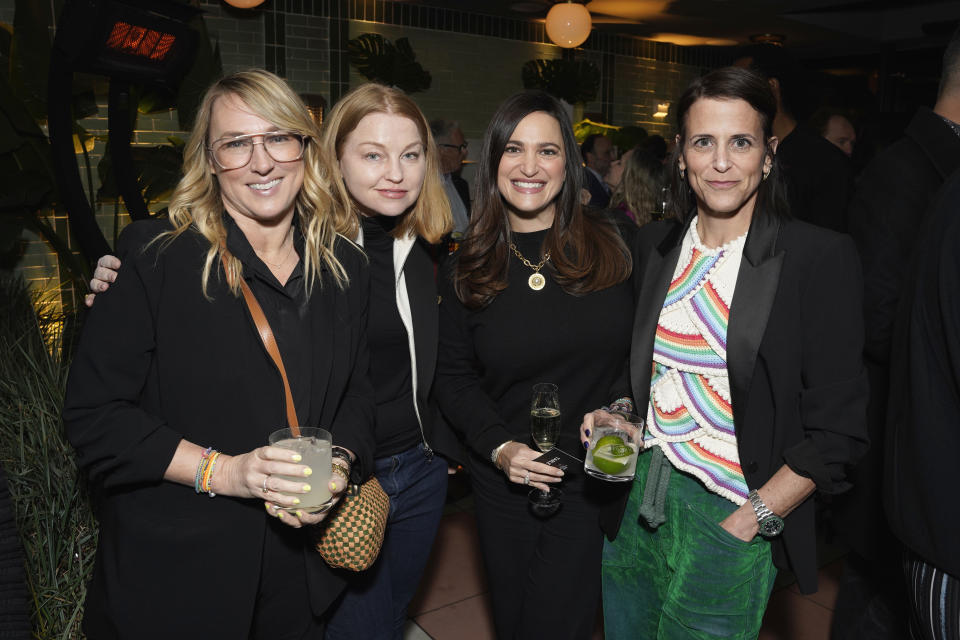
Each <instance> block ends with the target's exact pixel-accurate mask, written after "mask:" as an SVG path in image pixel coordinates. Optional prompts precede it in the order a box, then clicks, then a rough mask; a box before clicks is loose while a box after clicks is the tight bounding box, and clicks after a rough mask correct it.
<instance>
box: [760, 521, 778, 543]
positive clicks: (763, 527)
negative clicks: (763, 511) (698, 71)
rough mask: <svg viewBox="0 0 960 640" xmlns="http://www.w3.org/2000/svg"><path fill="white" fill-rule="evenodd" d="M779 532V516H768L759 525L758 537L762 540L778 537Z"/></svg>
mask: <svg viewBox="0 0 960 640" xmlns="http://www.w3.org/2000/svg"><path fill="white" fill-rule="evenodd" d="M781 531H783V519H782V518H780V517H779V516H768V517H766V518H764V519H763V521H762V522H761V523H760V535H762V536H763V537H764V538H772V537H773V536H778V535H780V532H781Z"/></svg>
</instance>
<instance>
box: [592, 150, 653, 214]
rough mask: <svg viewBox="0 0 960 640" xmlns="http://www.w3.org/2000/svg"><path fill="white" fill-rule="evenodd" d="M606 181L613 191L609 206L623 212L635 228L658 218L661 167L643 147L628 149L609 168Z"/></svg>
mask: <svg viewBox="0 0 960 640" xmlns="http://www.w3.org/2000/svg"><path fill="white" fill-rule="evenodd" d="M606 179H607V181H608V183H609V184H610V185H611V189H612V190H613V193H611V195H610V206H611V207H612V208H615V209H619V210H620V211H623V212H624V213H625V214H626V215H627V216H628V217H629V218H630V219H631V220H633V221H634V222H636V223H637V226H641V227H642V226H643V225H645V224H647V223H648V222H650V221H651V220H654V219H656V218H657V217H658V216H659V214H660V212H661V211H662V208H663V196H662V187H663V165H662V164H661V162H660V161H659V160H658V159H657V158H656V156H654V155H653V154H652V153H650V152H649V151H647V150H646V149H643V148H642V147H635V148H633V149H630V150H628V151H627V152H626V153H624V154H623V156H622V157H621V158H620V159H619V160H617V161H616V162H614V163H613V164H612V165H610V172H609V173H608V176H607V178H606ZM655 214H657V215H655Z"/></svg>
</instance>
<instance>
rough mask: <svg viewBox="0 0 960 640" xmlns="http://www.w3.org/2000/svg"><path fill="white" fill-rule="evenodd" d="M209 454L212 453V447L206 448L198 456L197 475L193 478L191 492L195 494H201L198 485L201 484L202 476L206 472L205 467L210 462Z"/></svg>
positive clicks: (201, 490)
mask: <svg viewBox="0 0 960 640" xmlns="http://www.w3.org/2000/svg"><path fill="white" fill-rule="evenodd" d="M211 453H213V447H207V448H206V449H204V450H203V453H201V454H200V464H198V465H197V473H196V475H195V476H194V477H193V490H194V491H196V492H197V493H202V492H203V489H201V488H200V485H201V483H202V482H203V474H204V472H205V471H206V470H207V465H208V464H209V462H210V454H211Z"/></svg>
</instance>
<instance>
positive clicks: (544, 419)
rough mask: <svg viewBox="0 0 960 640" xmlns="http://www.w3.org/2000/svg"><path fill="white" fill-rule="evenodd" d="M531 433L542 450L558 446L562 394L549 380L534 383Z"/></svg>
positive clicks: (531, 403) (531, 404) (545, 450)
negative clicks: (560, 394)
mask: <svg viewBox="0 0 960 640" xmlns="http://www.w3.org/2000/svg"><path fill="white" fill-rule="evenodd" d="M530 434H531V435H532V436H533V442H534V443H535V444H536V445H537V448H538V449H540V451H543V452H547V451H550V449H553V448H554V447H555V446H556V444H557V439H558V438H559V437H560V396H559V395H558V393H557V385H555V384H550V383H549V382H541V383H539V384H535V385H533V399H532V400H531V401H530Z"/></svg>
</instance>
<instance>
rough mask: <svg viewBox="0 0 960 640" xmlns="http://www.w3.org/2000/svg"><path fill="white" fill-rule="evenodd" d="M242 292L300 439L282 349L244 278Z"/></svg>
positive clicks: (224, 258)
mask: <svg viewBox="0 0 960 640" xmlns="http://www.w3.org/2000/svg"><path fill="white" fill-rule="evenodd" d="M220 259H221V260H222V261H223V270H224V273H229V270H228V269H227V256H226V254H224V253H221V254H220ZM240 290H241V291H242V292H243V299H244V300H245V301H246V303H247V308H248V309H250V315H251V316H253V322H254V324H256V325H257V333H259V334H260V339H261V340H263V346H264V347H266V349H267V353H269V354H270V357H271V358H273V363H274V364H275V365H277V370H278V371H280V377H281V378H282V379H283V393H284V395H285V396H286V400H287V426H288V427H290V432H291V433H292V434H293V437H295V438H299V437H300V426H299V425H300V421H299V420H298V419H297V410H296V408H295V407H294V406H293V394H292V393H291V392H290V382H289V381H288V380H287V370H286V369H284V368H283V358H281V357H280V347H278V346H277V339H276V338H274V337H273V329H271V328H270V323H269V322H267V316H265V315H264V313H263V309H262V308H261V307H260V303H259V302H257V297H256V296H255V295H253V291H251V290H250V286H249V285H248V284H247V281H246V280H244V279H243V278H240Z"/></svg>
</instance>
